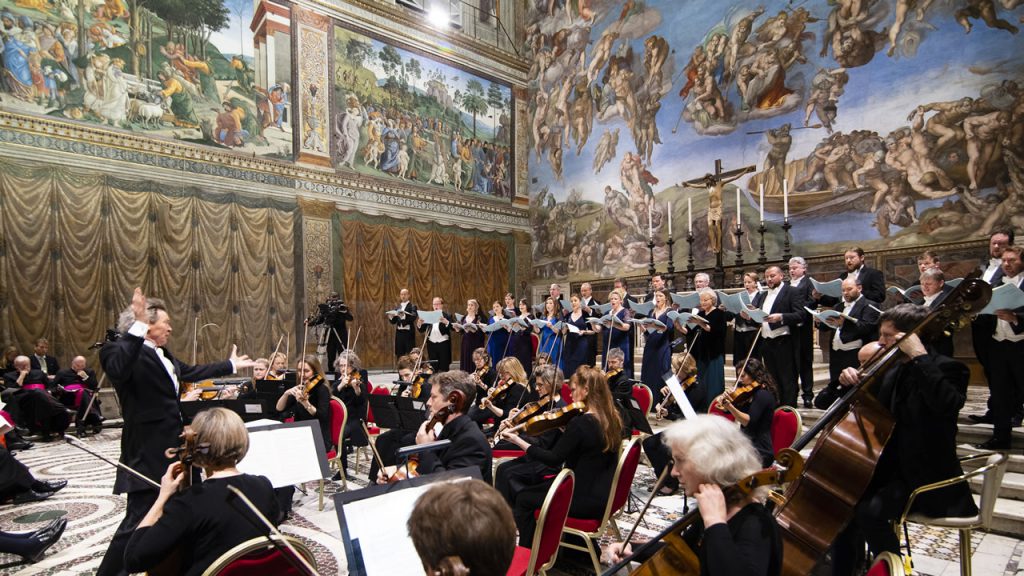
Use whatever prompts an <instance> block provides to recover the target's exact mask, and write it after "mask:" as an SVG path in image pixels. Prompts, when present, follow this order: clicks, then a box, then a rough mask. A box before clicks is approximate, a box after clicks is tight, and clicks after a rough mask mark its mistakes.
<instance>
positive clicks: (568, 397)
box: [558, 381, 572, 406]
mask: <svg viewBox="0 0 1024 576" xmlns="http://www.w3.org/2000/svg"><path fill="white" fill-rule="evenodd" d="M558 395H559V396H561V397H562V402H565V405H566V406H568V405H569V404H572V388H570V387H569V382H568V381H565V382H562V389H561V390H559V391H558Z"/></svg>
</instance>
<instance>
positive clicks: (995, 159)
mask: <svg viewBox="0 0 1024 576" xmlns="http://www.w3.org/2000/svg"><path fill="white" fill-rule="evenodd" d="M1022 3H1024V0H999V1H995V0H831V1H828V2H823V1H820V0H809V1H806V2H766V3H764V4H763V5H756V4H753V3H748V4H743V5H740V4H734V5H729V4H725V3H718V2H707V1H687V2H680V1H678V0H647V1H644V0H626V1H625V2H622V1H618V2H612V1H605V0H531V1H530V3H529V15H528V28H527V42H526V43H527V46H526V51H527V54H528V56H529V58H530V59H531V62H532V68H531V70H530V75H529V77H530V88H531V92H530V98H531V100H530V112H531V114H530V119H531V125H530V126H526V127H521V129H525V130H527V131H528V132H529V135H530V149H529V154H530V183H531V185H530V189H531V198H530V202H531V220H532V226H533V228H534V232H535V235H534V246H533V250H534V255H533V256H534V263H535V271H536V272H538V273H540V274H542V275H545V276H560V277H570V278H585V277H594V276H598V275H600V276H611V275H615V274H623V273H630V272H636V271H639V270H642V269H646V267H647V261H648V258H649V256H648V248H647V243H648V239H649V238H650V237H651V236H653V237H654V240H655V243H656V247H655V258H656V260H658V261H660V262H664V261H665V260H667V258H668V254H667V246H666V244H665V240H666V238H667V237H668V234H669V228H671V229H672V235H673V237H674V238H675V239H676V241H677V242H676V244H675V254H674V255H675V261H676V265H677V267H678V266H679V264H680V263H681V262H684V261H685V258H686V250H687V243H686V242H685V237H686V235H687V233H688V231H689V230H692V233H693V236H694V242H693V250H694V257H695V259H696V261H697V264H698V266H709V265H711V264H713V263H714V261H715V253H716V252H720V251H724V252H725V253H726V254H729V258H731V254H732V253H733V252H734V251H735V249H736V246H735V243H736V238H737V236H736V235H734V234H733V233H732V231H734V230H736V228H737V226H739V228H740V230H742V231H743V232H744V234H743V235H741V236H739V238H740V239H741V242H742V245H741V248H742V249H743V250H744V251H745V252H746V253H747V254H748V255H751V254H753V253H754V252H755V251H756V250H757V245H758V243H759V236H758V234H757V228H758V226H759V225H760V223H761V221H762V220H764V222H765V226H766V228H767V233H766V244H767V249H768V253H769V256H770V257H771V255H776V256H777V255H778V254H779V251H780V250H779V246H780V245H781V239H782V230H781V224H782V222H783V220H784V218H788V219H789V222H790V223H791V224H792V226H793V227H792V231H791V234H792V239H793V242H794V249H795V251H796V252H797V253H801V254H805V255H815V254H825V253H832V252H836V251H841V246H844V245H845V244H847V243H848V242H849V241H850V240H851V239H857V241H858V242H859V243H861V244H862V245H863V246H864V247H865V249H882V248H888V247H899V246H910V245H922V244H934V243H944V242H953V241H959V240H965V239H970V238H973V237H981V236H985V235H987V234H988V233H989V232H990V231H991V230H992V229H993V228H995V227H996V226H1000V225H1005V224H1013V225H1014V226H1016V227H1018V228H1019V227H1020V226H1021V225H1022V224H1024V166H1022V163H1021V158H1022V154H1024V77H1022V76H1024V60H1022V58H1021V56H1020V55H1021V54H1022V53H1024V42H1022V40H1021V35H1020V34H1019V31H1020V30H1019V28H1020V27H1021V26H1022V25H1024V8H1021V7H1020V5H1021V4H1022ZM719 159H720V160H721V163H722V169H723V171H724V173H725V175H726V177H723V178H721V179H719V180H720V184H719V185H714V186H708V185H705V184H704V183H702V182H701V180H702V179H703V177H704V176H705V175H706V174H708V173H712V172H714V171H715V161H716V160H719ZM730 174H733V175H730ZM721 184H724V186H723V185H721ZM737 191H738V192H737ZM762 197H763V202H762V200H761V198H762ZM762 210H763V212H762ZM762 214H763V216H762ZM727 261H729V259H727ZM748 261H749V258H748Z"/></svg>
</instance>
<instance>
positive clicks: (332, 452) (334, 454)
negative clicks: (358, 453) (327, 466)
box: [327, 448, 338, 460]
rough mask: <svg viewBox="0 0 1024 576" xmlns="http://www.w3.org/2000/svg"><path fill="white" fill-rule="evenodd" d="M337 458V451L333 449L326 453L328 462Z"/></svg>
mask: <svg viewBox="0 0 1024 576" xmlns="http://www.w3.org/2000/svg"><path fill="white" fill-rule="evenodd" d="M337 457H338V451H337V450H335V449H334V448H331V449H330V450H329V451H328V452H327V459H328V460H334V459H335V458H337Z"/></svg>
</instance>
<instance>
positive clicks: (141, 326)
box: [128, 320, 179, 393]
mask: <svg viewBox="0 0 1024 576" xmlns="http://www.w3.org/2000/svg"><path fill="white" fill-rule="evenodd" d="M147 332H149V325H148V324H146V323H145V322H140V321H139V320H136V321H135V323H134V324H132V327H131V328H129V329H128V333H129V334H131V335H132V336H138V337H139V338H142V339H143V340H142V343H143V345H145V346H147V347H149V348H150V349H152V350H153V351H154V352H156V356H157V358H159V359H160V362H161V363H162V364H163V365H164V368H165V369H166V370H167V375H168V376H170V378H171V382H173V383H174V392H175V393H178V391H179V390H178V375H177V374H176V373H175V372H174V362H171V359H170V358H168V357H167V356H164V350H163V348H159V347H158V346H157V345H156V344H155V343H154V342H153V341H152V340H150V339H148V338H146V333H147Z"/></svg>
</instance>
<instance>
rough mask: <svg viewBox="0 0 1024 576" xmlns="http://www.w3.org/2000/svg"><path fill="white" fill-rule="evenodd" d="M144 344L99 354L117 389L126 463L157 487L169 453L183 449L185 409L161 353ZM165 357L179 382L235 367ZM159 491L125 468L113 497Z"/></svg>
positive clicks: (128, 340) (123, 343)
mask: <svg viewBox="0 0 1024 576" xmlns="http://www.w3.org/2000/svg"><path fill="white" fill-rule="evenodd" d="M144 342H145V340H144V339H143V338H140V337H138V336H133V335H131V334H124V335H123V336H122V337H121V338H120V339H119V340H117V341H114V342H107V343H106V344H104V345H103V348H101V349H100V364H101V365H102V366H103V370H104V371H105V372H106V373H107V376H108V377H110V380H111V381H112V382H113V383H114V390H116V391H117V397H118V400H120V401H121V413H122V414H123V416H124V430H123V432H122V433H121V462H122V463H124V464H125V465H127V466H129V467H131V468H133V469H135V470H136V471H138V472H140V473H142V474H143V475H145V476H147V477H148V478H150V479H151V480H153V481H155V482H158V483H159V482H160V478H161V477H162V476H163V475H164V473H165V472H166V471H167V465H168V464H170V462H171V460H170V459H168V458H167V456H166V455H165V454H164V452H165V451H166V450H167V449H168V448H175V447H177V446H179V445H180V440H179V436H180V435H181V431H182V420H181V407H180V404H179V394H178V391H177V390H175V389H174V381H173V380H171V376H170V375H169V374H168V373H167V370H166V369H165V368H164V365H163V363H162V362H161V360H160V358H159V357H158V356H157V353H156V350H154V349H153V348H150V347H149V346H145V345H144V344H143V343H144ZM164 355H165V356H166V357H167V358H168V359H169V360H170V361H171V362H172V363H173V364H174V371H175V373H176V374H177V376H178V382H179V383H180V382H196V381H199V380H206V379H209V378H216V377H219V376H227V375H229V374H231V373H232V366H231V362H230V361H227V360H225V361H223V362H215V363H213V364H204V365H201V366H190V365H188V364H185V363H183V362H180V361H178V359H177V358H175V357H174V356H173V355H172V354H171V353H170V351H169V350H167V349H166V348H165V349H164ZM141 490H154V488H153V487H152V486H150V485H149V484H147V483H145V482H143V481H141V480H139V479H137V478H136V477H135V476H133V475H132V474H130V473H129V472H126V471H124V470H122V469H120V468H118V470H117V478H116V479H115V481H114V493H115V494H122V493H125V492H137V491H141Z"/></svg>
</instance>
